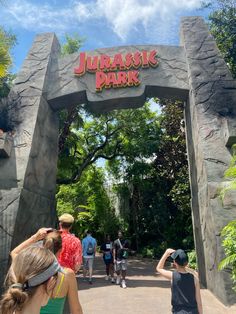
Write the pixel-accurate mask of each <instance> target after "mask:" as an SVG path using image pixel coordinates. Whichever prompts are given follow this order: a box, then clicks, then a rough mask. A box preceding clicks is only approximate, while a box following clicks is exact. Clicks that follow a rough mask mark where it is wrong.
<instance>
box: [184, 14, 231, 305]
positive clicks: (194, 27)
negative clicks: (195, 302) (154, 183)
mask: <svg viewBox="0 0 236 314" xmlns="http://www.w3.org/2000/svg"><path fill="white" fill-rule="evenodd" d="M181 44H182V45H183V47H184V49H185V54H186V63H187V68H188V77H189V86H190V93H189V100H188V101H187V103H186V108H185V118H186V126H187V146H188V157H189V166H190V181H191V192H192V213H193V224H194V234H195V244H196V249H197V256H198V265H199V270H200V278H201V283H202V284H203V285H204V286H205V287H207V288H208V289H210V290H211V291H212V292H213V293H214V294H215V295H216V296H217V297H218V298H219V299H220V300H221V301H223V302H224V303H225V304H232V303H235V302H236V294H235V293H234V292H233V291H232V282H231V279H230V276H229V274H228V273H227V272H226V271H218V268H217V267H218V264H219V262H220V261H221V260H222V258H223V250H222V247H221V237H220V232H221V230H222V228H223V226H225V225H226V224H227V223H228V222H229V221H230V220H232V219H236V206H235V199H233V198H231V199H230V201H229V203H230V204H229V205H228V209H227V210H226V209H225V208H224V204H223V203H222V201H221V200H220V198H219V191H220V189H221V187H222V185H223V184H224V172H225V170H226V169H227V168H228V166H229V163H230V160H231V157H232V156H231V149H230V148H231V147H230V146H231V145H232V144H233V143H236V142H235V133H236V128H235V122H233V121H234V119H235V118H236V106H235V104H236V82H235V81H234V80H233V79H232V76H231V74H230V72H229V69H228V67H227V65H226V63H225V62H224V60H223V59H222V57H221V55H220V53H219V50H218V48H217V46H216V43H215V41H214V39H213V38H212V36H211V35H210V34H209V31H208V28H207V26H206V24H205V23H204V22H203V20H202V18H199V17H191V18H184V19H183V20H182V27H181Z"/></svg>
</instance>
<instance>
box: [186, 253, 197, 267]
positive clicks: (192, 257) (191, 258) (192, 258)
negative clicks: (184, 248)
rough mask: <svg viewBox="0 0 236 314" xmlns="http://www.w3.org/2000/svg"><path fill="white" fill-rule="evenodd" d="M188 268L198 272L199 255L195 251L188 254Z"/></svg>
mask: <svg viewBox="0 0 236 314" xmlns="http://www.w3.org/2000/svg"><path fill="white" fill-rule="evenodd" d="M187 254H188V266H189V267H190V268H192V269H195V270H197V253H196V251H195V250H193V251H191V252H188V253H187Z"/></svg>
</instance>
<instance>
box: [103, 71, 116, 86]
mask: <svg viewBox="0 0 236 314" xmlns="http://www.w3.org/2000/svg"><path fill="white" fill-rule="evenodd" d="M117 85H118V82H117V80H116V73H115V72H109V73H107V78H106V86H105V87H106V88H110V87H111V86H113V87H116V86H117Z"/></svg>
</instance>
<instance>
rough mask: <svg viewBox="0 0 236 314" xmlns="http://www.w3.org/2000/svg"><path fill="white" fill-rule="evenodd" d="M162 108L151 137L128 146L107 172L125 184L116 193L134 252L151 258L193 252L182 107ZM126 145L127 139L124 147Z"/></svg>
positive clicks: (174, 104) (176, 104)
mask: <svg viewBox="0 0 236 314" xmlns="http://www.w3.org/2000/svg"><path fill="white" fill-rule="evenodd" d="M160 105H161V107H162V114H161V116H158V115H157V114H156V118H155V119H156V125H155V126H154V125H153V127H156V131H155V132H153V130H152V132H151V133H150V134H153V137H151V136H150V138H149V139H147V138H146V137H145V136H144V134H145V132H144V134H143V133H139V134H142V136H140V138H143V139H145V140H144V141H142V140H141V141H140V140H139V141H137V142H132V144H131V147H132V150H131V151H132V153H131V154H130V155H128V157H126V154H125V155H124V156H122V158H118V159H115V160H113V161H111V162H110V161H109V163H108V168H109V171H110V173H112V175H113V176H115V177H116V179H119V180H121V179H122V178H123V181H124V182H123V183H119V184H118V185H117V186H116V189H115V190H116V193H117V194H118V195H120V196H119V198H120V203H121V204H120V213H121V216H122V217H124V220H125V221H128V230H127V231H128V233H129V234H130V237H131V240H132V245H133V247H135V249H137V250H138V251H142V254H144V255H146V254H149V253H150V252H152V253H153V254H154V255H155V256H156V255H160V254H161V253H162V251H163V250H164V249H165V248H166V247H169V246H174V247H183V248H191V249H192V247H193V235H192V222H191V211H190V191H189V181H188V165H187V158H186V144H185V134H184V132H183V131H184V130H183V127H182V126H181V123H182V118H183V108H182V104H181V103H179V102H173V101H168V100H166V101H164V100H163V101H162V102H161V104H160ZM139 132H140V130H139ZM137 134H138V133H137ZM136 137H137V138H139V135H136ZM151 139H152V140H153V143H152V142H151V141H150V140H151ZM129 140H130V138H129V137H127V138H126V143H127V144H126V145H127V147H129V145H130V143H129ZM146 143H148V146H149V147H148V153H147V154H146V152H147V150H146ZM132 145H136V147H135V146H132ZM137 151H138V152H140V155H139V158H137V157H136V156H135V153H136V152H137ZM125 200H126V201H125ZM176 235H177V236H176ZM143 248H144V249H143ZM148 252H149V253H148ZM150 254H151V253H150ZM150 254H149V255H150Z"/></svg>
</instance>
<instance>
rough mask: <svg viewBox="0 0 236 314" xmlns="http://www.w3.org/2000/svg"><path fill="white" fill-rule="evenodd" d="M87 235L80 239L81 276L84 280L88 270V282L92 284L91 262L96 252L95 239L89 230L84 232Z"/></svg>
mask: <svg viewBox="0 0 236 314" xmlns="http://www.w3.org/2000/svg"><path fill="white" fill-rule="evenodd" d="M86 234H87V236H86V237H85V238H84V239H83V240H82V250H83V277H84V281H85V280H86V274H87V270H88V272H89V283H90V284H92V276H93V262H94V257H95V254H96V247H97V241H96V239H94V238H93V237H92V233H91V231H90V230H87V232H86Z"/></svg>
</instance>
